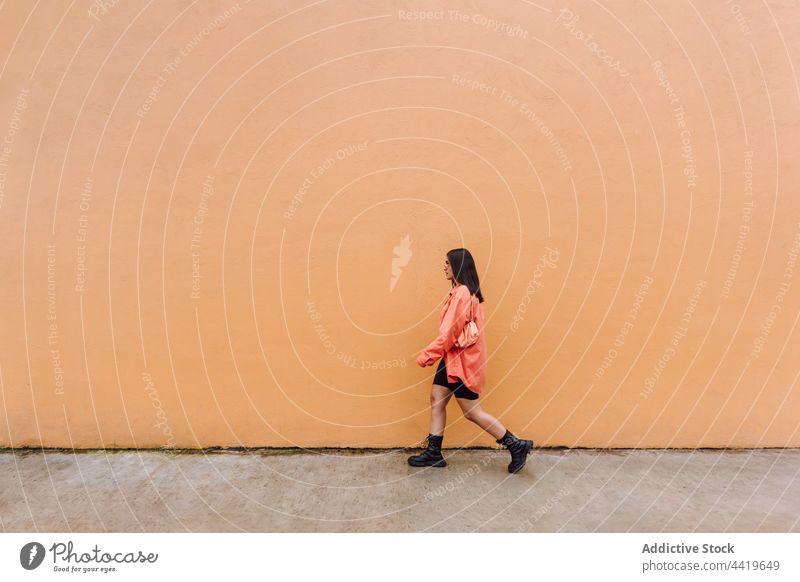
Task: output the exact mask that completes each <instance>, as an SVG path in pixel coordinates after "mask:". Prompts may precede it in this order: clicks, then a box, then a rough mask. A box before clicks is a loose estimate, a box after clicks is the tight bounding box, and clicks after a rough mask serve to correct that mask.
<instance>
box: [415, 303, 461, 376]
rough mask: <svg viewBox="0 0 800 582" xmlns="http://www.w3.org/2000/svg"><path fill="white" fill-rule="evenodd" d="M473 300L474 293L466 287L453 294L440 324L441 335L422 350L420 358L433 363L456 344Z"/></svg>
mask: <svg viewBox="0 0 800 582" xmlns="http://www.w3.org/2000/svg"><path fill="white" fill-rule="evenodd" d="M471 300H472V295H471V294H470V292H469V290H468V289H466V288H464V289H463V290H459V291H457V292H456V293H454V294H453V298H452V299H451V300H450V305H448V306H447V311H446V312H445V314H444V317H443V318H442V322H441V324H440V325H439V337H437V338H436V339H435V340H433V341H432V342H431V343H429V344H428V347H426V348H425V349H424V350H422V354H420V358H422V359H424V360H425V361H427V362H428V363H432V362H434V361H436V360H438V359H439V358H441V357H442V356H444V353H445V352H446V351H448V350H450V349H451V348H452V347H453V346H454V345H455V343H456V340H457V339H458V334H460V333H461V330H462V329H464V326H465V325H466V324H467V319H468V318H469V305H470V301H471Z"/></svg>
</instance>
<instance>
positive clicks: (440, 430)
mask: <svg viewBox="0 0 800 582" xmlns="http://www.w3.org/2000/svg"><path fill="white" fill-rule="evenodd" d="M452 395H453V392H452V391H451V390H448V389H447V388H446V387H444V386H439V385H438V384H433V385H432V386H431V434H432V435H437V436H441V435H443V434H444V426H445V422H446V420H447V403H448V402H449V401H450V397H451V396H452Z"/></svg>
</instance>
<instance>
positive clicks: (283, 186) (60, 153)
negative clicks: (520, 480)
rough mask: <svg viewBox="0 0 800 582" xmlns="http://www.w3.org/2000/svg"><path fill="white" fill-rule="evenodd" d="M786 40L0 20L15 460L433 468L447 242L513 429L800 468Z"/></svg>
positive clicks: (761, 7) (399, 11) (452, 7)
mask: <svg viewBox="0 0 800 582" xmlns="http://www.w3.org/2000/svg"><path fill="white" fill-rule="evenodd" d="M796 16H797V15H796V6H795V3H793V2H784V1H777V0H770V1H767V2H766V3H763V4H762V3H759V2H745V1H741V2H726V1H723V0H720V1H718V2H699V3H698V2H694V3H685V2H668V1H656V2H638V1H634V0H626V1H614V2H603V3H595V2H589V1H586V2H563V3H562V2H552V1H550V0H544V1H541V2H539V1H535V2H527V1H522V0H508V1H503V2H489V1H488V0H487V1H482V2H481V1H478V2H401V1H396V0H382V1H377V2H345V1H324V0H323V1H319V2H311V1H308V2H288V1H282V2H274V1H270V2H256V1H252V2H246V1H245V0H239V2H233V1H224V2H223V1H205V2H203V1H200V2H190V1H188V0H185V1H180V2H155V3H147V2H143V1H138V2H128V1H125V2H114V1H113V0H93V1H91V2H89V1H87V0H79V2H77V3H75V4H70V3H66V2H57V1H47V2H40V3H29V2H22V1H11V2H5V3H4V4H3V6H2V9H0V17H1V18H0V58H2V69H0V140H2V149H0V156H1V157H0V164H2V165H0V172H2V174H0V188H1V189H0V237H2V246H1V247H0V248H2V260H0V268H2V275H3V282H4V284H3V286H2V288H0V320H1V321H2V330H1V331H0V388H1V394H2V409H3V414H2V415H0V445H2V446H9V445H11V446H23V445H45V446H75V447H96V446H106V447H160V446H177V447H197V446H217V445H218V446H243V445H244V446H265V445H266V446H289V445H300V446H354V447H358V446H404V445H408V444H411V443H414V442H418V441H420V440H421V439H422V438H424V436H425V435H426V434H427V428H428V419H429V410H428V393H429V386H430V383H431V379H432V375H433V368H426V369H424V370H423V369H420V368H418V367H416V366H415V365H414V358H415V356H416V355H417V354H418V353H419V351H420V349H421V348H422V347H424V346H425V345H426V344H427V343H428V342H429V341H430V340H431V339H432V338H433V336H434V334H435V332H436V326H437V322H438V319H437V318H438V311H439V306H440V305H441V301H443V300H444V298H445V296H446V294H447V291H448V286H447V282H446V281H445V280H444V278H443V276H442V270H441V269H442V264H443V260H444V254H445V252H446V251H447V250H448V249H450V248H453V247H459V246H465V247H467V248H469V249H470V250H471V251H472V252H473V254H474V255H475V258H476V260H477V263H478V267H479V272H480V274H481V277H482V284H483V290H484V293H485V296H486V303H485V309H486V315H487V319H488V329H487V333H488V344H489V351H490V359H489V364H488V365H489V370H488V385H487V388H486V391H485V393H484V394H485V396H484V397H483V398H482V400H483V403H484V408H485V409H486V410H487V411H489V412H491V413H493V414H495V415H496V416H498V417H499V418H500V419H501V420H502V421H503V422H504V423H505V424H506V425H507V426H508V427H509V428H511V429H512V430H513V431H514V432H516V433H518V434H524V435H528V436H529V437H531V438H533V439H534V440H535V441H536V442H537V444H538V445H542V446H548V445H553V446H556V445H567V446H600V447H605V446H609V447H695V446H708V447H717V446H730V447H740V446H741V447H744V446H747V447H749V446H798V445H800V432H798V419H799V418H800V414H798V413H799V412H800V393H799V392H798V390H797V377H798V372H799V371H800V366H799V365H798V353H799V350H800V334H798V333H797V323H798V314H800V310H798V301H800V265H798V264H797V263H796V262H795V261H796V259H797V254H798V250H800V197H799V196H798V194H799V192H798V184H800V169H799V168H800V166H798V165H797V163H796V160H795V159H794V158H796V157H797V154H798V151H800V86H799V85H798V81H797V72H798V64H799V62H800V61H799V59H800V28H798V26H797V18H796ZM448 420H449V422H450V425H449V426H448V429H447V433H446V434H447V437H446V443H445V444H446V445H450V446H459V445H486V444H492V443H493V439H492V438H491V437H489V436H488V435H487V434H485V433H482V432H481V431H480V430H479V429H478V428H477V427H475V426H474V425H471V424H470V423H469V422H466V421H465V420H464V419H463V418H461V415H460V412H459V410H458V408H457V404H456V402H454V401H453V402H451V404H450V408H449V417H448Z"/></svg>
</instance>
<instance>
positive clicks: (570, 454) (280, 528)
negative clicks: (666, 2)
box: [0, 449, 800, 532]
mask: <svg viewBox="0 0 800 582" xmlns="http://www.w3.org/2000/svg"><path fill="white" fill-rule="evenodd" d="M413 452H414V451H412V450H396V449H395V450H369V451H348V450H340V449H322V450H312V451H298V450H295V449H292V450H280V449H278V450H276V449H268V450H263V449H249V450H245V451H230V450H227V451H200V452H160V451H112V450H109V451H89V452H75V453H73V452H71V451H68V452H63V451H44V452H43V451H35V452H26V451H22V450H16V451H10V450H4V451H2V452H0V527H1V528H2V530H3V531H6V532H22V531H31V532H33V531H41V532H45V531H46V532H50V531H53V532H70V531H73V532H92V531H101V532H103V531H109V532H120V531H131V532H141V531H144V532H163V531H177V532H184V531H192V532H198V531H205V532H208V531H213V532H228V531H245V532H272V531H277V532H295V531H303V532H314V531H320V532H338V531H365V532H386V531H391V532H412V531H433V532H443V531H446V532H472V531H483V532H517V531H526V532H594V531H599V532H628V531H630V532H650V531H656V532H661V531H664V532H680V531H689V532H694V531H699V532H800V479H799V478H798V475H800V449H754V450H715V449H699V450H631V449H625V450H619V449H617V450H595V449H534V451H533V453H532V454H531V455H530V457H528V464H527V465H526V467H525V468H524V469H523V470H522V472H521V473H519V474H517V475H509V474H508V472H507V471H506V466H507V464H508V461H509V455H508V452H507V451H505V450H475V449H471V450H445V458H446V459H447V461H448V463H449V464H448V466H447V467H445V468H441V469H437V468H425V469H416V468H413V467H410V466H408V465H407V464H406V457H407V456H408V455H409V454H411V453H413Z"/></svg>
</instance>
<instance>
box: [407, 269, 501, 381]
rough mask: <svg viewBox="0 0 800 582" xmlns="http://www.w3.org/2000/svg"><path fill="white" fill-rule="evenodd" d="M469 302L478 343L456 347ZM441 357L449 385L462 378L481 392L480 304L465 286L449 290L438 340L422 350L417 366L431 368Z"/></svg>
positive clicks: (482, 334) (483, 367)
mask: <svg viewBox="0 0 800 582" xmlns="http://www.w3.org/2000/svg"><path fill="white" fill-rule="evenodd" d="M470 302H472V309H473V314H474V316H475V323H476V324H477V325H478V331H479V335H478V341H476V342H475V343H474V344H472V345H471V346H468V347H466V348H457V347H455V342H456V339H458V335H459V334H460V333H461V330H462V329H464V325H466V323H467V321H468V319H469V313H470ZM441 357H444V365H445V367H446V368H447V381H448V382H458V378H461V379H462V380H463V381H464V384H466V385H467V387H468V388H469V389H470V390H472V391H473V392H476V393H478V394H480V393H481V392H482V391H483V387H484V386H485V385H486V333H485V331H484V319H483V303H481V302H480V301H478V298H477V297H475V296H474V295H472V294H471V293H470V292H469V288H468V287H467V286H466V285H456V286H455V287H453V288H452V289H451V290H450V295H449V296H448V298H447V301H445V304H444V305H443V306H442V311H441V313H440V314H439V337H437V338H436V339H435V340H433V341H432V342H431V343H430V344H428V347H426V348H425V349H424V350H422V353H421V354H420V356H419V358H417V363H418V364H420V365H425V366H430V365H432V364H433V363H434V362H435V361H436V360H438V359H439V358H441Z"/></svg>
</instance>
